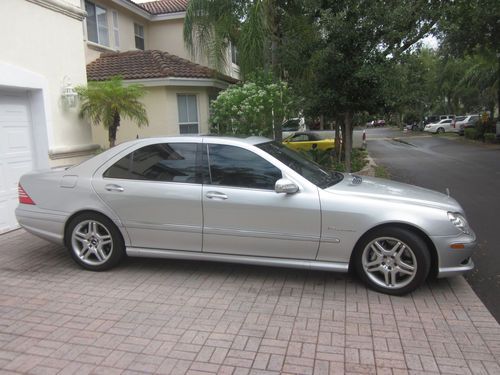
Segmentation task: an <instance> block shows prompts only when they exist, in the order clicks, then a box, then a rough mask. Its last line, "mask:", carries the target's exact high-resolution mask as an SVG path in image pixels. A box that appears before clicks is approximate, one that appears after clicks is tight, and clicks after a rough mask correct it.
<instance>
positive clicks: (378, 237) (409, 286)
mask: <svg viewBox="0 0 500 375" xmlns="http://www.w3.org/2000/svg"><path fill="white" fill-rule="evenodd" d="M398 244H399V245H398ZM396 245H398V247H396ZM352 264H353V266H354V268H355V270H356V273H357V274H358V276H359V277H360V278H361V280H363V281H364V282H365V284H366V285H368V287H370V288H371V289H373V290H376V291H377V292H382V293H385V294H391V295H397V296H399V295H404V294H407V293H410V292H412V291H414V290H415V289H417V288H418V287H419V286H420V285H422V284H423V283H424V282H425V280H426V279H427V276H428V275H429V271H430V268H431V255H430V251H429V248H428V247H427V245H426V243H425V241H424V240H423V239H422V238H421V237H420V236H418V235H416V234H415V233H413V232H411V231H409V230H407V229H403V228H398V227H386V228H380V229H376V230H373V231H371V232H368V233H367V234H365V235H364V236H363V237H362V238H361V239H360V241H359V242H358V244H357V245H356V248H355V249H354V253H353V259H352Z"/></svg>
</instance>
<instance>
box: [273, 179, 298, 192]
mask: <svg viewBox="0 0 500 375" xmlns="http://www.w3.org/2000/svg"><path fill="white" fill-rule="evenodd" d="M274 191H275V192H276V193H285V194H295V193H296V192H298V191H299V187H298V186H297V185H296V184H295V183H294V182H292V181H290V180H289V179H287V178H280V179H279V180H278V181H276V184H275V185H274Z"/></svg>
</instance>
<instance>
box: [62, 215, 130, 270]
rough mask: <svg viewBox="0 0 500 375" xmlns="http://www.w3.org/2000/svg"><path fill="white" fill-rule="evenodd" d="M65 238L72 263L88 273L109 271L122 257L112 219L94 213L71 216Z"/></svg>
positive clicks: (121, 238)
mask: <svg viewBox="0 0 500 375" xmlns="http://www.w3.org/2000/svg"><path fill="white" fill-rule="evenodd" d="M65 239H66V247H67V248H68V250H69V252H70V254H71V257H72V258H73V260H74V261H75V262H76V263H77V264H78V265H80V266H81V267H83V268H86V269H88V270H91V271H104V270H107V269H110V268H112V267H114V266H115V265H116V264H118V263H119V262H120V260H122V258H123V257H124V255H125V245H124V242H123V237H122V235H121V233H120V231H119V230H118V228H117V227H116V225H115V224H114V223H113V222H112V221H111V220H109V219H108V218H107V217H105V216H103V215H100V214H97V213H83V214H81V215H78V216H76V217H74V218H73V219H72V220H71V222H70V223H69V224H68V226H67V229H66V236H65Z"/></svg>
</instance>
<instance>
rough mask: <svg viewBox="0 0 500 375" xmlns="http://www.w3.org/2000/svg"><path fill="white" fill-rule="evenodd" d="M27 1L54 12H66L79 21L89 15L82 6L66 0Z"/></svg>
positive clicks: (65, 13)
mask: <svg viewBox="0 0 500 375" xmlns="http://www.w3.org/2000/svg"><path fill="white" fill-rule="evenodd" d="M26 1H29V2H30V3H33V4H36V5H40V6H41V7H44V8H47V9H50V10H53V11H54V12H58V13H61V14H64V15H65V16H68V17H71V18H74V19H76V20H78V21H82V20H83V19H84V18H85V17H86V16H87V12H86V11H84V10H83V9H81V8H80V7H77V6H75V5H72V4H69V3H67V2H66V1H64V0H26Z"/></svg>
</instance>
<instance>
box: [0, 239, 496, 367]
mask: <svg viewBox="0 0 500 375" xmlns="http://www.w3.org/2000/svg"><path fill="white" fill-rule="evenodd" d="M0 267H1V272H0V369H1V371H3V372H6V373H9V372H17V373H34V374H53V373H54V374H55V373H64V374H66V373H99V374H115V373H116V374H119V373H163V374H176V373H191V374H195V373H196V374H207V373H218V374H249V373H250V374H278V373H292V374H312V373H315V374H327V373H339V374H342V373H378V374H391V373H392V374H406V373H415V374H419V373H422V374H431V373H439V372H441V373H450V374H469V373H477V374H500V363H499V360H500V327H499V325H498V324H497V323H496V321H495V320H494V319H493V318H492V317H491V315H490V314H489V313H488V312H487V311H486V309H485V308H484V306H483V305H482V303H481V302H480V300H479V299H478V298H477V297H476V295H475V294H474V293H473V292H472V290H471V289H470V287H469V286H468V284H467V283H466V282H465V281H464V279H463V278H461V277H458V278H454V279H451V280H441V281H437V282H432V283H431V284H430V285H427V286H425V287H424V288H422V289H421V290H419V291H418V292H417V293H414V294H413V295H411V296H407V297H388V296H386V295H382V294H378V293H375V292H372V291H369V290H367V289H366V288H365V287H364V286H362V285H361V284H360V283H359V282H358V281H357V280H356V279H354V278H352V277H350V276H347V275H339V274H331V273H325V272H308V271H301V270H288V269H280V268H265V267H250V266H242V265H228V264H218V263H199V262H182V261H163V260H148V259H131V260H127V261H125V262H124V263H123V264H122V265H121V266H120V267H118V268H116V269H114V270H112V271H109V272H104V273H94V272H89V271H83V270H81V269H79V268H78V267H77V266H76V265H75V264H73V262H72V260H70V257H69V256H68V254H67V253H66V252H65V251H64V250H63V249H62V248H60V247H58V246H55V245H52V244H49V243H47V242H44V241H43V240H40V239H37V238H36V237H34V236H32V235H30V234H27V233H26V232H24V231H22V230H18V231H15V232H11V233H9V234H6V235H3V236H0Z"/></svg>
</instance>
